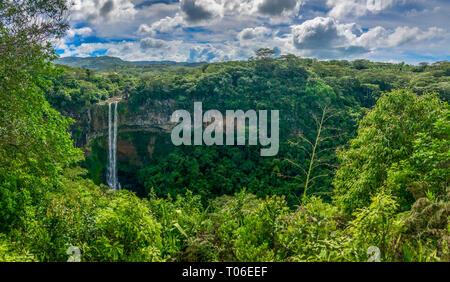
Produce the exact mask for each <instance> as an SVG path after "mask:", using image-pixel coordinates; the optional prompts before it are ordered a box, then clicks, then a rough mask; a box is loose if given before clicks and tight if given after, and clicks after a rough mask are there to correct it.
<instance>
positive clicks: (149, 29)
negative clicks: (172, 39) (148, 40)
mask: <svg viewBox="0 0 450 282" xmlns="http://www.w3.org/2000/svg"><path fill="white" fill-rule="evenodd" d="M183 23H184V22H183V18H182V17H181V15H180V14H178V13H177V14H176V15H175V16H174V17H165V18H162V19H160V20H159V21H156V22H154V23H153V24H151V26H148V25H147V24H141V25H140V26H139V28H138V31H137V33H138V34H139V35H143V34H150V35H152V36H154V35H156V34H157V33H158V32H171V31H173V30H174V29H175V28H176V27H179V26H182V25H183Z"/></svg>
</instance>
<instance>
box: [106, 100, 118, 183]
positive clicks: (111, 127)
mask: <svg viewBox="0 0 450 282" xmlns="http://www.w3.org/2000/svg"><path fill="white" fill-rule="evenodd" d="M117 103H118V102H117V101H115V102H112V103H109V104H108V164H107V165H108V167H107V168H108V170H107V174H106V182H107V184H108V186H109V187H110V188H111V189H114V190H118V189H120V184H119V181H118V179H117V162H116V156H117ZM111 105H114V117H112V114H111V113H112V107H111Z"/></svg>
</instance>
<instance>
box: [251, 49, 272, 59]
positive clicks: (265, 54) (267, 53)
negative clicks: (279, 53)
mask: <svg viewBox="0 0 450 282" xmlns="http://www.w3.org/2000/svg"><path fill="white" fill-rule="evenodd" d="M273 55H275V51H274V50H272V49H269V48H259V49H258V50H256V57H258V58H260V59H261V58H270V57H272V56H273Z"/></svg>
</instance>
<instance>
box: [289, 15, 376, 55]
mask: <svg viewBox="0 0 450 282" xmlns="http://www.w3.org/2000/svg"><path fill="white" fill-rule="evenodd" d="M355 30H358V28H357V27H356V26H355V25H354V24H340V23H339V22H337V21H336V20H335V19H333V18H329V17H328V18H323V17H316V18H314V19H312V20H308V21H305V22H304V23H302V24H301V25H294V26H292V39H293V44H294V46H295V47H296V48H297V49H298V50H300V51H302V53H303V54H305V55H309V56H317V57H319V58H334V57H338V56H351V55H356V54H361V53H366V52H368V50H367V49H365V48H364V47H363V46H358V45H356V44H353V42H354V41H355V39H356V38H357V36H356V35H355V33H354V31H355Z"/></svg>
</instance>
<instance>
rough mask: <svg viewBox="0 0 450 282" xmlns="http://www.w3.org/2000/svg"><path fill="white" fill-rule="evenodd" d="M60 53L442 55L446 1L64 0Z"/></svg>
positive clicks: (127, 56) (449, 54)
mask: <svg viewBox="0 0 450 282" xmlns="http://www.w3.org/2000/svg"><path fill="white" fill-rule="evenodd" d="M72 1H73V6H72V8H71V15H70V24H71V29H70V30H69V31H68V33H67V35H66V37H65V38H63V39H62V40H60V41H59V42H57V43H56V44H55V45H56V48H57V50H58V53H59V54H60V55H61V56H62V57H65V56H82V57H86V56H99V55H109V56H116V57H119V58H122V59H124V60H130V61H138V60H150V61H160V60H172V61H179V62H185V61H189V62H198V61H209V62H216V61H228V60H245V59H248V58H249V57H251V56H253V55H254V51H255V50H257V49H258V48H260V47H268V48H275V49H276V50H277V51H278V52H279V54H295V55H298V56H302V57H314V58H319V59H347V60H353V59H357V58H364V59H370V60H374V61H387V62H402V61H404V62H407V63H412V64H417V63H418V62H423V61H429V62H432V61H440V60H449V58H450V48H449V46H450V45H449V43H450V33H449V30H448V25H449V23H450V21H449V15H450V1H448V0H181V1H176V0H72Z"/></svg>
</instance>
